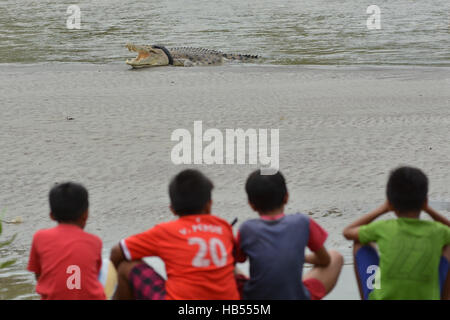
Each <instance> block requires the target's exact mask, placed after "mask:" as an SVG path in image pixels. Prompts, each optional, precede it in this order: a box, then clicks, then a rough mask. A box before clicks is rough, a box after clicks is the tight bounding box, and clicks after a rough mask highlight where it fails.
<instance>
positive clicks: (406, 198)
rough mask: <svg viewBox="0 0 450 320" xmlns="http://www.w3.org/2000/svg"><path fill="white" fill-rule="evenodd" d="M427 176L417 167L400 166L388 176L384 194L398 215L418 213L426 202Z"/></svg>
mask: <svg viewBox="0 0 450 320" xmlns="http://www.w3.org/2000/svg"><path fill="white" fill-rule="evenodd" d="M427 194H428V178H427V176H426V175H425V174H424V173H423V172H422V171H421V170H419V169H417V168H412V167H400V168H397V169H395V170H393V171H392V172H391V174H390V176H389V180H388V183H387V188H386V195H387V199H388V201H389V203H390V204H391V206H392V207H393V209H394V211H395V212H396V213H397V214H398V215H399V216H401V215H403V214H411V213H415V214H417V215H419V214H420V211H421V210H422V208H423V206H424V205H425V204H426V202H427Z"/></svg>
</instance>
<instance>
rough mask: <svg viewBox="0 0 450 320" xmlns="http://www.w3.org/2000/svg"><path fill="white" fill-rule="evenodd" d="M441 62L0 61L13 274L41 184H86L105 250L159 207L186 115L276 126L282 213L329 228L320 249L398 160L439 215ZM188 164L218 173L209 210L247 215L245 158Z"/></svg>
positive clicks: (444, 169)
mask: <svg viewBox="0 0 450 320" xmlns="http://www.w3.org/2000/svg"><path fill="white" fill-rule="evenodd" d="M449 70H450V69H449V68H422V67H420V68H419V67H418V68H414V67H401V68H400V67H396V68H388V67H376V68H375V67H357V68H356V67H355V68H352V67H345V68H344V67H342V68H340V67H328V68H320V67H304V66H289V67H288V66H286V67H277V66H241V65H232V66H223V67H211V68H207V67H204V68H170V67H164V68H155V69H144V70H139V71H130V70H129V69H128V68H127V67H126V66H125V65H122V64H120V65H119V64H118V65H115V64H114V65H85V64H64V65H30V66H24V65H20V66H14V65H2V66H0V97H1V103H0V114H1V117H0V133H1V139H0V177H1V183H0V208H6V213H5V217H4V218H5V219H6V220H11V219H13V218H15V217H17V216H21V217H22V218H23V221H24V222H23V223H22V224H18V225H6V226H5V234H6V235H11V234H12V233H15V232H18V233H19V235H18V238H17V240H16V241H15V243H14V246H13V249H14V251H13V255H14V256H17V257H19V263H18V264H17V265H16V267H14V268H12V269H10V274H11V275H13V274H19V275H17V277H22V278H23V279H25V280H23V281H24V282H25V283H27V281H29V283H32V277H31V275H24V276H20V271H22V270H24V268H25V266H26V260H27V256H28V250H29V246H30V243H31V238H32V235H33V233H34V232H35V231H36V230H37V229H39V228H46V227H50V226H52V225H53V224H52V222H51V221H50V220H49V218H48V204H47V193H48V190H49V188H50V186H51V185H52V184H53V183H55V182H59V181H65V180H75V181H79V182H81V183H83V184H85V185H86V187H88V189H89V191H90V196H91V217H90V220H89V222H88V228H87V231H89V232H92V233H95V234H97V235H99V236H100V237H101V238H102V239H103V241H104V247H105V254H106V252H107V251H108V250H109V248H110V247H111V246H112V245H113V244H114V243H116V242H117V241H118V240H119V239H121V238H122V237H125V236H127V235H130V234H132V233H135V232H139V231H143V230H145V229H147V228H149V227H151V226H152V225H154V224H156V223H158V222H161V221H164V220H167V219H170V218H171V216H170V213H169V212H168V210H167V206H168V196H167V192H166V189H167V184H168V180H169V178H170V177H171V176H172V175H174V174H175V173H176V172H178V171H179V170H181V169H182V168H183V167H180V166H175V165H174V164H173V163H172V162H171V158H170V152H171V149H172V148H173V146H174V145H175V144H176V142H173V141H171V140H170V137H171V133H172V132H173V130H175V129H178V128H185V129H188V130H189V131H191V132H192V130H193V123H194V121H195V120H202V121H203V126H204V129H205V130H206V129H208V128H217V129H219V130H225V129H226V128H233V129H234V128H243V129H248V128H255V129H258V128H266V129H279V130H280V169H281V171H282V172H283V173H284V175H285V176H286V178H287V181H288V187H289V191H290V194H291V197H290V203H289V205H288V208H287V211H288V212H295V211H300V212H304V213H307V214H310V215H311V216H312V217H313V218H315V219H316V220H317V221H318V222H319V223H320V224H322V225H323V226H324V227H325V228H326V229H327V230H328V231H329V233H330V237H329V240H328V242H327V245H328V247H334V248H338V249H341V250H342V251H343V252H344V253H345V255H346V256H347V257H348V255H349V252H350V251H349V243H347V242H346V241H345V240H344V239H343V237H342V236H341V230H342V228H343V227H344V226H345V225H346V224H347V223H349V222H350V221H351V220H353V219H354V218H355V217H356V216H358V215H360V214H363V213H364V212H366V211H367V210H370V209H372V208H373V207H374V206H376V205H378V204H379V203H380V202H381V201H382V200H383V196H384V185H385V182H386V178H387V175H388V172H389V170H390V169H391V168H393V167H395V166H397V165H400V164H409V165H414V166H418V167H421V168H422V169H424V170H425V172H426V173H427V174H428V175H429V178H430V181H431V186H430V188H431V190H430V197H431V199H434V200H439V201H444V202H442V203H441V208H443V209H445V208H447V214H450V213H449V211H450V209H449V208H448V206H447V203H446V202H445V201H450V189H449V186H450V159H449V154H450V144H449V143H448V142H449V137H450V91H449V90H448V88H449V87H450V86H449V85H450V72H449ZM68 117H69V119H73V120H67V119H68ZM196 167H198V168H199V169H201V170H203V171H204V172H205V173H206V174H207V175H208V176H210V177H211V178H212V180H213V181H214V183H215V190H214V194H213V197H214V211H215V212H216V214H218V215H219V216H222V217H224V218H226V219H228V220H230V221H231V220H233V218H234V217H239V221H240V222H242V221H244V220H246V219H248V218H251V217H254V213H253V212H252V211H251V210H250V209H249V208H248V207H247V206H246V197H245V193H244V189H243V188H244V182H245V179H246V177H247V175H248V174H249V173H250V172H251V171H252V170H253V169H254V168H255V166H250V165H210V166H206V165H202V166H196ZM444 213H445V211H444ZM2 256H4V254H3V255H2ZM347 262H348V263H350V262H351V261H350V258H349V257H348V259H347ZM27 279H29V280H27ZM10 280H11V276H10V277H6V278H4V277H3V278H0V283H2V285H1V286H0V287H2V289H1V290H2V292H3V293H1V292H0V295H3V296H4V297H9V298H11V297H15V296H17V295H19V294H21V295H22V294H26V292H25V291H26V290H29V288H28V287H27V288H26V289H23V290H22V291H20V292H18V293H17V294H13V295H11V290H13V289H12V288H11V287H12V285H11V281H10ZM352 280H353V278H352ZM5 286H6V287H5ZM8 287H9V288H10V289H7V288H8ZM30 288H31V287H30ZM8 290H9V294H7V293H5V292H8ZM13 292H14V291H13ZM0 298H1V296H0ZM336 298H337V297H336Z"/></svg>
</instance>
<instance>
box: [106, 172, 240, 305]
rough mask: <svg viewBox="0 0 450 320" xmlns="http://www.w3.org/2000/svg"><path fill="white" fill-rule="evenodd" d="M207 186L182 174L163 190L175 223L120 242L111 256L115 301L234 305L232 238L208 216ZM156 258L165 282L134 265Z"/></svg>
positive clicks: (142, 265)
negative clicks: (227, 302) (231, 302)
mask: <svg viewBox="0 0 450 320" xmlns="http://www.w3.org/2000/svg"><path fill="white" fill-rule="evenodd" d="M212 189H213V184H212V183H211V181H210V180H209V179H208V178H206V177H205V176H204V175H203V174H202V173H201V172H199V171H197V170H184V171H182V172H180V173H179V174H178V175H176V176H175V177H174V178H173V179H172V181H171V182H170V185H169V196H170V210H171V211H172V213H173V214H175V215H176V216H178V219H176V220H174V221H171V222H166V223H161V224H158V225H156V226H154V227H153V228H151V229H149V230H147V231H144V232H143V233H140V234H137V235H134V236H131V237H128V238H126V239H123V240H122V241H120V243H119V244H118V245H116V246H115V247H114V248H113V249H112V251H111V258H110V259H111V261H112V262H113V264H114V265H115V267H116V268H117V270H118V286H117V290H116V293H115V297H114V298H115V299H149V300H150V299H153V300H164V299H167V300H193V299H194V300H206V299H214V300H225V299H238V298H239V295H238V291H237V285H236V280H235V278H234V259H233V244H234V243H233V232H232V229H231V226H230V225H229V224H228V223H227V222H226V221H224V220H222V219H220V218H218V217H216V216H213V215H211V206H212V201H211V190H212ZM148 256H158V257H160V258H161V259H162V260H163V261H164V263H165V266H166V272H167V281H164V279H163V278H162V277H161V276H160V275H158V274H157V273H156V272H155V271H154V270H153V269H152V268H151V267H149V266H148V265H147V264H145V263H143V262H142V261H141V260H140V259H142V258H144V257H148Z"/></svg>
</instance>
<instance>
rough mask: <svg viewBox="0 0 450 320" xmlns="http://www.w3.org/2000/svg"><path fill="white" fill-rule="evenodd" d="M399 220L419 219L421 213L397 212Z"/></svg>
mask: <svg viewBox="0 0 450 320" xmlns="http://www.w3.org/2000/svg"><path fill="white" fill-rule="evenodd" d="M396 215H397V217H399V218H409V219H419V218H420V211H408V212H396Z"/></svg>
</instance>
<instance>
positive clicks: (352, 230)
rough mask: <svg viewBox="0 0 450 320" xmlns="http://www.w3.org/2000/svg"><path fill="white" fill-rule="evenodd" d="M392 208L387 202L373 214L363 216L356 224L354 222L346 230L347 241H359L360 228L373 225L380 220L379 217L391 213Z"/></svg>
mask: <svg viewBox="0 0 450 320" xmlns="http://www.w3.org/2000/svg"><path fill="white" fill-rule="evenodd" d="M391 210H392V209H391V206H390V204H389V202H388V201H386V202H385V203H383V204H382V205H381V206H380V207H378V208H377V209H375V210H373V211H372V212H370V213H368V214H366V215H364V216H362V217H361V218H359V219H358V220H356V221H355V222H353V223H352V224H351V225H349V226H348V227H346V228H345V229H344V232H343V234H344V237H345V238H346V239H347V240H354V241H358V240H359V236H358V231H359V227H360V226H363V225H366V224H369V223H371V222H372V221H373V220H375V219H376V218H378V217H379V216H381V215H383V214H385V213H387V212H389V211H391Z"/></svg>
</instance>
